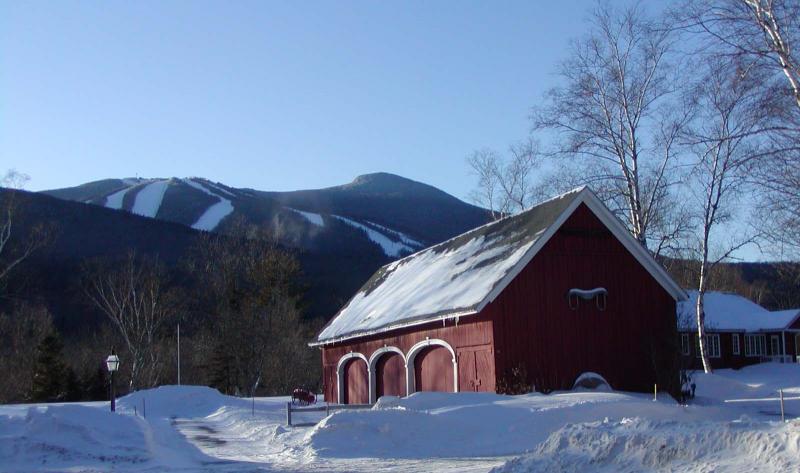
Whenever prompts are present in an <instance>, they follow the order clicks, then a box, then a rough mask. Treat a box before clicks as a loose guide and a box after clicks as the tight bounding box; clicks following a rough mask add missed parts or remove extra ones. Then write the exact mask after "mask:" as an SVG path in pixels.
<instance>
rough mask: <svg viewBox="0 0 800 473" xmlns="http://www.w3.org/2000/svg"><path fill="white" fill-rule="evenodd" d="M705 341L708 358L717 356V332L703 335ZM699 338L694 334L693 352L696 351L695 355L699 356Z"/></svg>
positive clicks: (718, 352) (718, 354) (718, 353)
mask: <svg viewBox="0 0 800 473" xmlns="http://www.w3.org/2000/svg"><path fill="white" fill-rule="evenodd" d="M704 337H705V341H706V352H707V353H708V356H709V358H719V357H720V351H719V334H717V333H714V334H711V335H704ZM699 340H700V338H699V337H697V336H695V337H694V349H695V353H697V355H696V356H697V357H698V358H700V341H699Z"/></svg>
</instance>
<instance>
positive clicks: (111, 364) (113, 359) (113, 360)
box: [106, 348, 119, 412]
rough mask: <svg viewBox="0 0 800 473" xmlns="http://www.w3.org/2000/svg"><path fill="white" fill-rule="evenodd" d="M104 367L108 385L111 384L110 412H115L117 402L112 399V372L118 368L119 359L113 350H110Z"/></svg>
mask: <svg viewBox="0 0 800 473" xmlns="http://www.w3.org/2000/svg"><path fill="white" fill-rule="evenodd" d="M106 367H107V368H108V373H109V376H110V380H109V383H110V384H111V412H115V411H116V410H117V400H116V399H115V397H114V372H115V371H117V368H119V357H118V356H117V355H116V353H114V349H113V348H112V349H111V354H110V355H108V358H106Z"/></svg>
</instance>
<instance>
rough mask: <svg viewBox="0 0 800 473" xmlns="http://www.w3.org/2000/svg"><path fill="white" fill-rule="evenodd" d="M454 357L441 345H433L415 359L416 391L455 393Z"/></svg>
mask: <svg viewBox="0 0 800 473" xmlns="http://www.w3.org/2000/svg"><path fill="white" fill-rule="evenodd" d="M453 374H454V373H453V355H452V354H451V353H450V351H449V350H448V349H447V348H446V347H443V346H441V345H431V346H427V347H425V348H423V349H422V350H420V352H419V353H417V355H416V356H415V357H414V386H415V391H439V392H453V391H454V390H455V389H454V379H453Z"/></svg>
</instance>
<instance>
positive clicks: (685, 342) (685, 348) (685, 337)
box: [681, 333, 689, 356]
mask: <svg viewBox="0 0 800 473" xmlns="http://www.w3.org/2000/svg"><path fill="white" fill-rule="evenodd" d="M681 353H682V354H684V355H687V356H688V355H689V334H688V333H682V334H681Z"/></svg>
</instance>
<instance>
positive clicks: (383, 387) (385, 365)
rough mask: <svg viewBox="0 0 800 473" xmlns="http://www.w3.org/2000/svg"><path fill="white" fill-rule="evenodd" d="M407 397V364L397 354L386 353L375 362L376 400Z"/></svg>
mask: <svg viewBox="0 0 800 473" xmlns="http://www.w3.org/2000/svg"><path fill="white" fill-rule="evenodd" d="M405 395H406V363H405V360H404V359H403V356H402V355H401V354H400V353H396V352H391V351H389V352H386V353H383V354H381V355H380V356H379V358H378V359H377V361H376V362H375V399H378V398H380V397H381V396H405Z"/></svg>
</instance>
